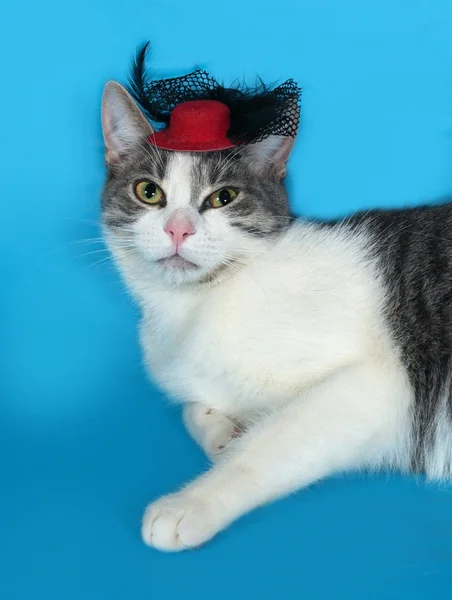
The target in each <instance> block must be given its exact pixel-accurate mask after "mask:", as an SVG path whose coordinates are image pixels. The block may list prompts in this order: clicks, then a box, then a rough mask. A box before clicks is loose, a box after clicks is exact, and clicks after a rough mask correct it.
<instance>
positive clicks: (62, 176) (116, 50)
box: [0, 0, 452, 600]
mask: <svg viewBox="0 0 452 600" xmlns="http://www.w3.org/2000/svg"><path fill="white" fill-rule="evenodd" d="M0 28H1V29H2V34H1V35H0V56H1V57H2V58H1V66H2V68H1V80H2V84H1V95H0V104H1V106H0V115H1V126H0V131H1V144H0V171H1V175H2V177H1V186H0V198H1V213H0V214H1V217H0V223H1V229H0V232H1V235H0V286H1V290H0V318H1V323H0V325H1V334H0V340H1V341H0V352H1V357H0V398H1V400H0V475H1V477H0V525H1V527H0V555H1V556H0V571H1V573H0V598H2V600H15V599H18V600H25V599H26V600H34V599H46V600H61V599H64V600H75V599H76V600H101V599H108V600H116V599H118V600H141V599H145V598H146V599H148V598H170V599H172V598H182V597H183V598H198V599H204V598H218V599H222V598H228V599H229V598H233V599H234V600H240V599H242V598H243V599H244V598H249V597H256V598H262V599H267V598H269V599H270V598H292V597H294V598H298V597H300V598H308V599H310V600H311V599H313V600H315V599H324V598H325V599H326V598H339V599H340V598H345V599H347V600H355V599H363V598H366V599H367V598H369V599H373V598H376V599H380V598H406V599H410V600H413V599H417V598H440V597H450V594H451V589H452V587H451V584H452V489H451V488H450V487H449V488H448V487H446V486H438V485H430V486H425V485H424V484H423V483H422V482H419V481H414V480H413V479H410V478H402V477H399V476H395V475H394V476H389V475H387V476H365V477H361V478H360V477H348V478H336V479H331V480H328V481H326V482H323V483H321V484H318V485H316V486H314V487H312V488H311V489H309V490H306V491H304V492H301V493H299V494H297V495H295V496H293V497H291V498H289V499H286V500H284V501H281V502H279V503H277V504H275V505H273V506H270V507H267V508H265V509H261V510H259V511H256V512H255V513H253V514H252V515H250V516H248V517H246V518H244V519H243V520H241V521H240V522H238V523H236V524H235V525H234V526H232V527H231V528H230V529H229V530H228V531H227V532H225V533H224V534H222V535H220V536H219V537H218V538H217V539H216V540H215V541H213V542H212V543H211V544H209V545H208V546H206V547H205V548H203V549H202V550H199V551H196V552H189V553H184V554H179V555H165V554H160V553H158V552H156V551H153V550H151V549H149V548H147V547H145V546H144V545H143V544H142V542H141V541H140V538H139V521H140V517H141V513H142V509H143V507H144V506H145V505H146V503H147V502H148V501H149V500H151V499H152V498H155V497H157V496H159V495H160V494H162V493H165V492H169V491H171V490H173V489H174V488H175V487H176V486H178V485H179V484H180V483H182V482H184V481H186V480H187V479H189V478H191V477H192V476H194V475H195V474H197V473H199V472H200V471H201V470H202V469H204V468H205V467H206V460H205V459H204V458H203V456H202V455H201V452H200V451H199V450H198V449H197V448H196V447H195V445H194V444H193V443H192V442H191V440H190V439H189V438H188V436H187V435H186V434H185V432H184V431H183V427H182V424H181V422H180V420H179V416H178V412H177V410H176V409H174V408H172V407H169V406H168V404H167V401H166V400H165V398H163V397H162V396H161V395H160V394H159V393H158V392H157V391H155V390H154V388H153V387H152V385H151V384H150V383H149V382H148V381H147V380H146V378H145V375H144V372H143V368H142V366H141V359H140V354H139V350H138V347H137V341H136V332H135V328H136V322H137V311H136V309H135V308H134V306H133V304H132V302H131V301H130V299H129V298H128V296H127V294H126V293H125V292H124V290H123V288H122V285H121V283H120V282H119V279H118V276H117V275H116V273H115V271H114V269H113V267H112V265H111V263H110V261H109V260H105V261H104V260H103V259H104V258H106V257H107V254H106V253H105V252H103V251H102V248H103V247H102V245H101V244H99V243H97V242H95V241H92V242H90V241H85V242H82V240H89V239H92V238H96V237H98V236H99V229H98V225H97V223H98V220H99V207H98V205H99V200H98V197H99V192H100V189H101V185H102V179H103V175H104V169H103V148H102V139H101V131H100V123H99V102H100V95H101V89H102V86H103V83H104V82H105V81H106V80H107V79H109V78H116V79H119V80H121V81H124V78H125V76H126V73H127V70H128V66H129V61H130V58H131V55H132V53H133V51H134V49H135V47H136V45H137V44H138V43H140V42H142V41H143V40H147V39H149V38H150V39H151V40H152V41H153V45H154V66H155V67H156V69H157V70H158V74H161V75H173V74H176V73H182V72H185V71H187V70H189V69H191V68H192V67H193V65H194V64H199V65H202V66H205V67H208V68H209V69H211V71H212V72H213V73H214V74H215V75H216V76H218V77H224V78H225V80H226V81H231V80H232V79H234V78H236V77H238V76H239V77H242V76H246V77H247V79H248V80H249V81H251V80H252V79H253V77H254V74H255V73H259V74H260V75H262V77H263V78H264V79H266V80H269V81H272V80H275V79H279V80H282V79H284V78H287V77H294V78H295V79H297V80H298V81H299V82H300V83H301V84H302V85H303V87H304V96H303V119H302V128H301V134H300V137H299V141H298V143H297V146H296V150H295V153H294V156H293V160H292V163H291V188H292V195H293V203H294V207H295V209H296V210H297V211H299V212H304V213H305V214H309V215H318V216H326V215H328V216H330V215H337V214H343V213H346V212H349V211H351V210H355V209H357V208H364V207H373V206H377V205H378V206H396V205H411V204H415V203H419V202H422V201H425V200H429V199H430V198H434V197H436V196H442V195H444V194H447V193H451V192H452V4H451V2H450V0H423V1H420V0H405V1H403V2H402V1H399V0H341V2H337V0H311V1H307V0H283V1H282V2H279V3H275V2H270V1H269V0H245V1H244V0H229V1H228V2H213V1H212V0H210V1H208V0H195V1H194V2H187V1H186V0H150V1H148V2H145V1H143V0H127V1H124V0H108V1H107V0H77V2H74V3H71V4H68V3H65V2H61V1H58V2H57V1H56V0H47V1H45V0H43V1H41V2H32V0H28V1H23V0H22V1H15V2H13V1H12V0H7V1H6V2H3V3H2V7H1V8H0ZM78 242H81V243H78ZM90 252H93V253H92V254H89V253H90ZM98 261H102V262H98Z"/></svg>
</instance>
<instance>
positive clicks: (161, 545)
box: [141, 491, 222, 552]
mask: <svg viewBox="0 0 452 600" xmlns="http://www.w3.org/2000/svg"><path fill="white" fill-rule="evenodd" d="M221 528H222V524H221V519H219V518H218V516H217V517H216V516H215V514H214V512H213V510H212V507H211V506H210V505H209V503H208V502H207V501H206V500H204V499H200V498H195V497H193V496H192V495H191V494H190V493H189V492H187V491H184V492H179V493H177V494H170V495H168V496H163V497H162V498H160V499H159V500H157V501H156V502H153V503H152V504H149V506H148V507H147V509H146V511H145V513H144V516H143V523H142V527H141V535H142V537H143V540H144V542H145V543H146V544H147V545H148V546H153V547H154V548H157V549H158V550H166V551H173V552H177V551H180V550H186V549H188V548H196V547H197V546H200V545H201V544H203V543H204V542H207V541H208V540H209V539H210V538H211V537H213V536H214V535H215V534H216V533H217V532H218V531H219V530H220V529H221Z"/></svg>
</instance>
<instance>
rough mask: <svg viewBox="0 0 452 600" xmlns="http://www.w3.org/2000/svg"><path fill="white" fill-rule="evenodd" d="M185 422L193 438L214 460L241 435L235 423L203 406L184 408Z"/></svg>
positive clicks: (194, 404) (188, 405)
mask: <svg viewBox="0 0 452 600" xmlns="http://www.w3.org/2000/svg"><path fill="white" fill-rule="evenodd" d="M184 422H185V426H186V428H187V430H188V432H189V433H190V435H191V436H192V438H193V439H194V440H195V441H196V442H197V443H198V444H199V445H200V446H201V448H202V449H203V450H204V452H205V453H206V454H207V456H209V457H210V458H211V459H213V460H215V459H216V458H218V456H219V455H221V454H222V453H223V451H224V450H225V448H226V446H227V445H228V444H229V442H231V440H233V439H234V438H237V437H239V436H240V434H241V429H240V428H239V426H238V425H237V423H236V422H235V421H233V420H232V419H230V418H229V417H227V416H226V415H224V414H223V413H221V412H219V411H217V410H215V409H213V408H207V407H206V406H204V405H203V404H196V403H193V404H187V405H186V406H185V407H184Z"/></svg>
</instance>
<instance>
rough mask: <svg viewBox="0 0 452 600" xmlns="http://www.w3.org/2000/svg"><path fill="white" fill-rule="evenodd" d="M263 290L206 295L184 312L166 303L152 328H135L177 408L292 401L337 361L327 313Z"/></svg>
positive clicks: (339, 351) (147, 324) (244, 407)
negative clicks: (185, 404)
mask: <svg viewBox="0 0 452 600" xmlns="http://www.w3.org/2000/svg"><path fill="white" fill-rule="evenodd" d="M271 291H272V290H271V289H268V290H267V291H266V293H263V292H262V289H261V288H259V289H258V290H255V289H253V288H252V289H247V290H245V291H242V290H240V292H237V293H235V294H234V293H233V292H234V290H231V293H230V294H224V295H223V296H221V295H212V296H211V297H210V298H206V299H203V300H202V301H200V302H194V303H192V304H190V303H187V302H185V303H184V302H180V304H179V305H178V303H177V300H176V299H173V301H172V303H171V306H170V304H167V306H166V312H165V316H164V318H163V319H162V320H160V319H157V323H156V322H155V321H153V320H152V318H147V319H144V320H143V325H142V332H141V338H142V344H143V349H144V352H145V357H146V362H147V364H148V366H149V368H150V371H151V373H152V374H153V376H154V377H155V378H156V380H157V381H158V382H159V383H160V385H162V387H163V388H165V389H166V390H167V391H168V392H169V394H170V395H171V396H173V397H175V398H176V399H178V400H180V401H201V402H206V404H208V405H209V406H211V407H214V408H218V409H219V410H223V411H225V412H227V413H228V414H237V415H239V414H241V413H243V412H246V411H251V412H252V411H253V410H261V409H262V408H265V407H267V406H269V405H272V406H275V405H278V404H280V403H282V402H284V401H286V400H288V399H290V398H291V397H293V396H294V395H295V394H296V393H297V392H298V391H299V390H300V389H302V388H303V387H304V386H306V385H308V384H309V383H311V382H312V381H314V380H316V379H318V378H319V377H320V376H321V375H322V374H323V373H325V371H328V370H329V369H332V368H334V367H335V365H336V364H338V362H340V361H341V359H342V357H343V354H344V352H347V351H348V349H349V348H350V346H351V343H349V340H348V339H347V335H344V336H343V337H342V340H341V347H340V348H338V344H337V340H338V339H339V337H340V336H339V335H338V331H337V326H338V323H339V321H338V320H337V319H335V318H334V315H333V314H332V313H331V310H328V309H327V307H324V309H323V310H322V309H321V308H320V307H319V304H318V303H312V302H311V301H307V299H306V298H303V296H302V294H301V295H300V297H299V298H297V299H296V302H295V301H293V299H292V300H291V299H290V298H287V297H285V300H284V306H281V300H280V294H276V293H275V294H274V296H272V294H271Z"/></svg>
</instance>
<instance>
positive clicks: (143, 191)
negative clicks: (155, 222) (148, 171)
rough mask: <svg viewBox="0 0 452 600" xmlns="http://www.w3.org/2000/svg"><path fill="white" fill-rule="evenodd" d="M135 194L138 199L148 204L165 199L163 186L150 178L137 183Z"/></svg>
mask: <svg viewBox="0 0 452 600" xmlns="http://www.w3.org/2000/svg"><path fill="white" fill-rule="evenodd" d="M135 195H136V197H137V198H138V200H141V202H146V204H159V203H160V202H162V201H163V200H164V199H165V195H164V193H163V190H162V188H161V187H159V186H158V185H157V184H156V183H154V182H153V181H148V180H144V181H139V182H138V183H137V184H136V185H135Z"/></svg>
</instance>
